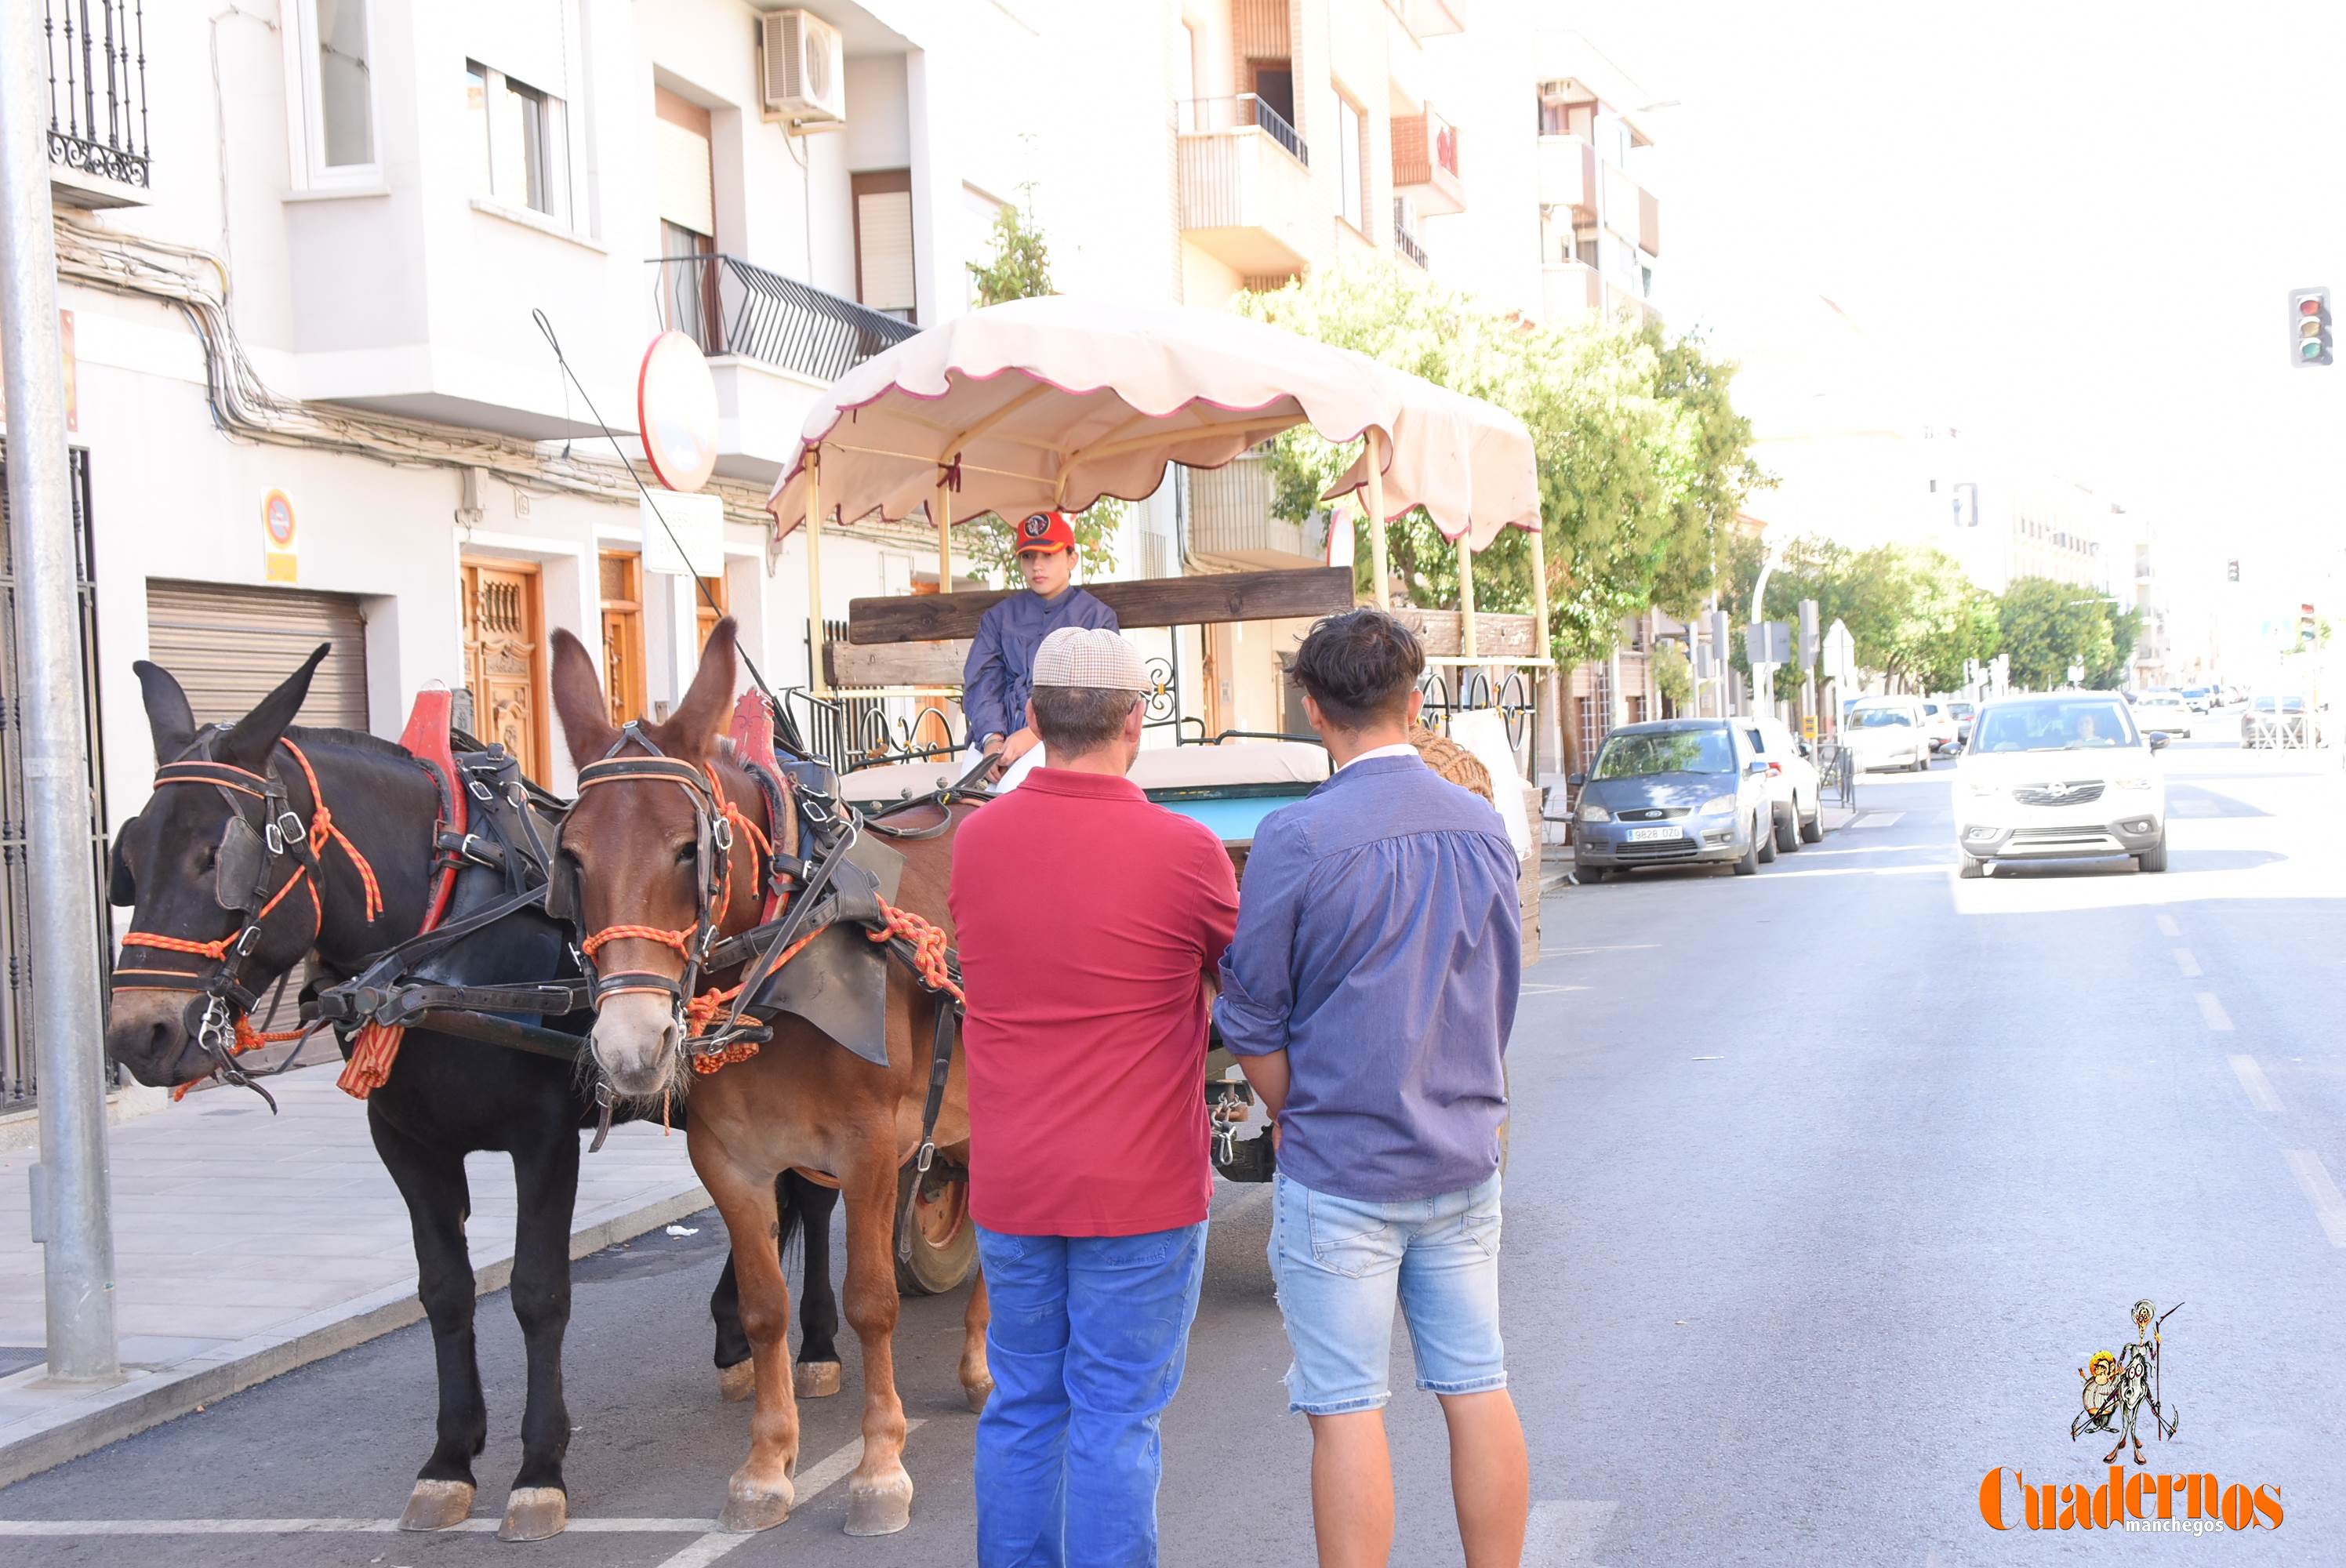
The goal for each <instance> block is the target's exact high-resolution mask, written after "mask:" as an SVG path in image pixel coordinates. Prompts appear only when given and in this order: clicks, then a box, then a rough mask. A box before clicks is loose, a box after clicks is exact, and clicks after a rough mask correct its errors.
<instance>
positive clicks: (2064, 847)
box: [1954, 691, 2167, 877]
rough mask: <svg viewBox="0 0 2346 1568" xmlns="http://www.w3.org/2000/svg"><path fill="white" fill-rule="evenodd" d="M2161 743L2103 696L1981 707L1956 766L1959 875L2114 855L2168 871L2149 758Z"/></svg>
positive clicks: (2160, 789)
mask: <svg viewBox="0 0 2346 1568" xmlns="http://www.w3.org/2000/svg"><path fill="white" fill-rule="evenodd" d="M2166 744H2167V737H2166V736H2164V735H2159V734H2151V735H2145V734H2144V733H2143V731H2142V729H2141V728H2140V727H2139V726H2137V724H2136V723H2135V721H2134V716H2133V714H2132V713H2131V712H2129V711H2128V710H2127V705H2126V703H2124V702H2123V701H2121V700H2119V699H2118V698H2117V697H2116V696H2114V695H2111V694H2109V693H2106V692H2086V691H2069V692H2060V693H2056V694H2055V695H2053V696H2050V697H2005V698H2003V699H2000V700H1998V701H1994V702H1991V703H1988V704H1987V705H1986V706H1985V707H1984V708H1981V709H1980V711H1979V717H1978V718H1977V719H1976V720H1974V723H1973V725H1972V738H1971V744H1970V745H1969V746H1968V747H1967V748H1965V749H1964V755H1963V759H1962V760H1961V761H1960V762H1958V763H1957V764H1956V766H1955V811H1954V817H1955V848H1956V850H1958V851H1959V852H1960V853H1961V854H1962V856H1963V867H1962V871H1963V874H1964V876H1966V877H1976V876H1980V875H1982V874H1983V873H1984V872H1985V871H1987V869H1988V866H1989V864H1990V863H1991V862H1993V861H1996V860H2106V859H2110V858H2113V857H2116V856H2119V855H2128V856H2131V857H2133V859H2134V862H2135V864H2136V866H2137V867H2138V868H2139V869H2141V870H2143V871H2165V870H2167V780H2166V778H2165V777H2164V774H2163V771H2162V769H2161V768H2160V766H2159V762H2158V759H2157V757H2155V756H2153V755H2152V753H2154V752H2156V751H2157V750H2158V749H2159V748H2161V747H2163V746H2165V745H2166Z"/></svg>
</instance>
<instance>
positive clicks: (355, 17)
mask: <svg viewBox="0 0 2346 1568" xmlns="http://www.w3.org/2000/svg"><path fill="white" fill-rule="evenodd" d="M373 10H374V7H373V5H371V4H370V3H369V0H290V3H289V4H288V5H286V7H285V10H284V16H285V24H286V25H285V28H284V36H285V66H286V69H285V76H286V85H287V87H288V91H287V93H286V95H285V101H286V108H287V112H288V116H289V119H290V121H291V124H290V126H289V129H290V131H291V144H292V149H293V183H294V186H295V188H297V189H314V188H331V187H333V186H337V185H372V184H374V183H376V182H377V181H378V180H380V179H381V178H382V159H381V158H380V157H379V156H378V153H377V150H376V147H375V139H376V138H375V102H374V45H373V38H372V32H371V29H370V26H369V24H370V22H371V20H372V15H371V14H372V11H373Z"/></svg>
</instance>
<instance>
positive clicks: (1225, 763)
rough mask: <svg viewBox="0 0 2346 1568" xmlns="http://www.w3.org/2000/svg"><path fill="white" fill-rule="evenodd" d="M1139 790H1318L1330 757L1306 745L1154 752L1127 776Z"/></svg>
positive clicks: (1242, 744)
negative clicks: (1293, 787)
mask: <svg viewBox="0 0 2346 1568" xmlns="http://www.w3.org/2000/svg"><path fill="white" fill-rule="evenodd" d="M1129 777H1130V778H1131V779H1132V781H1133V782H1134V783H1135V784H1137V785H1139V786H1140V787H1141V788H1142V789H1195V788H1198V787H1199V786H1201V785H1208V784H1317V783H1319V782H1320V781H1321V779H1325V778H1327V777H1328V753H1327V751H1326V750H1325V749H1324V748H1321V747H1318V746H1314V745H1312V744H1311V742H1310V741H1308V740H1226V741H1224V742H1222V744H1220V745H1219V746H1152V747H1149V748H1146V749H1144V750H1143V751H1142V752H1141V754H1140V756H1139V757H1138V758H1137V759H1135V760H1134V762H1133V764H1132V772H1131V774H1130V775H1129Z"/></svg>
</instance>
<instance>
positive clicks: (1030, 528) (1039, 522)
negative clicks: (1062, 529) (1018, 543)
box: [1018, 512, 1051, 539]
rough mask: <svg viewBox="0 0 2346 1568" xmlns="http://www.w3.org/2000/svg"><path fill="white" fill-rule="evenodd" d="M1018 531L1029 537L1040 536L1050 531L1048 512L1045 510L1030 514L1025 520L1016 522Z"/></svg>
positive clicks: (1036, 537) (1038, 537) (1035, 537)
mask: <svg viewBox="0 0 2346 1568" xmlns="http://www.w3.org/2000/svg"><path fill="white" fill-rule="evenodd" d="M1018 531H1019V532H1020V533H1021V534H1023V535H1025V536H1026V537H1027V538H1029V539H1040V538H1042V537H1043V536H1044V535H1046V534H1048V533H1050V531H1051V517H1050V514H1048V513H1046V512H1036V513H1034V514H1030V515H1029V516H1028V517H1027V519H1026V521H1025V522H1024V523H1021V524H1018Z"/></svg>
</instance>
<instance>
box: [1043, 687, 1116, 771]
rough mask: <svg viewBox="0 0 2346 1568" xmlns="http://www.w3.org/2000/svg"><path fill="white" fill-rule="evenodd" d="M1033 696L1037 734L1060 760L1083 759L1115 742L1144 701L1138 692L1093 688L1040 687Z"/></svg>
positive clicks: (1047, 749)
mask: <svg viewBox="0 0 2346 1568" xmlns="http://www.w3.org/2000/svg"><path fill="white" fill-rule="evenodd" d="M1033 695H1034V699H1035V734H1037V735H1039V736H1041V737H1042V738H1043V748H1044V749H1045V750H1046V751H1049V752H1051V753H1052V754H1054V755H1055V756H1057V757H1060V758H1067V757H1081V756H1083V755H1084V754H1085V753H1086V752H1091V751H1096V750H1098V749H1099V748H1101V747H1103V746H1106V745H1107V743H1108V742H1109V741H1111V740H1114V739H1115V738H1117V736H1118V735H1119V734H1121V733H1122V732H1123V730H1124V720H1125V716H1126V715H1127V714H1129V713H1130V712H1131V711H1132V705H1133V704H1134V703H1136V702H1138V701H1139V700H1140V698H1141V693H1139V692H1137V691H1110V690H1107V689H1106V688H1104V687H1092V686H1038V687H1035V690H1034V694H1033Z"/></svg>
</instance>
